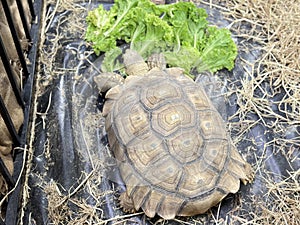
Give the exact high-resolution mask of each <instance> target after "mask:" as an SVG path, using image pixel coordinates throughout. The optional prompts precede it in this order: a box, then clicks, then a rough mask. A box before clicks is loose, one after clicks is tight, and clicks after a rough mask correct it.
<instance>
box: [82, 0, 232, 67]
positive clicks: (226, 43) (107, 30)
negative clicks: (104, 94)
mask: <svg viewBox="0 0 300 225" xmlns="http://www.w3.org/2000/svg"><path fill="white" fill-rule="evenodd" d="M87 23H88V28H87V32H86V40H87V41H89V42H91V43H92V46H93V49H94V51H95V53H96V54H97V55H99V54H100V53H102V52H108V51H112V49H115V48H117V47H118V43H119V41H122V42H123V43H124V42H125V43H128V44H130V47H131V48H133V49H135V50H137V51H138V52H139V53H140V54H141V55H142V56H143V57H145V58H146V57H147V56H149V55H150V54H151V53H153V52H163V53H164V54H165V56H166V59H167V63H168V64H169V66H180V67H182V68H184V69H185V71H186V72H187V73H189V72H190V71H191V70H192V69H196V70H197V71H198V72H201V71H205V70H208V71H211V72H215V71H217V70H220V69H222V68H226V69H228V70H231V69H232V68H233V67H234V60H235V58H236V56H237V47H236V45H235V43H234V41H233V40H232V38H231V34H230V32H229V30H227V29H224V28H222V29H220V28H217V27H215V26H210V25H209V24H208V21H207V13H206V11H205V10H204V9H202V8H198V7H196V6H195V4H194V3H191V2H178V3H175V4H167V5H155V4H154V3H152V2H151V1H150V0H115V3H114V5H113V6H112V7H111V9H110V10H109V11H106V10H105V9H104V8H103V6H102V5H99V7H98V8H97V9H95V10H93V11H90V12H89V14H88V16H87ZM108 55H109V56H110V57H109V58H112V56H114V54H113V55H111V54H108ZM111 60H112V59H111ZM108 67H110V66H108Z"/></svg>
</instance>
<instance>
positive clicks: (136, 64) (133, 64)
mask: <svg viewBox="0 0 300 225" xmlns="http://www.w3.org/2000/svg"><path fill="white" fill-rule="evenodd" d="M123 61H124V66H125V69H126V73H127V75H129V76H132V75H135V76H142V75H144V74H146V73H147V72H148V71H149V68H148V65H147V63H146V62H145V61H144V59H143V57H142V56H141V55H139V53H137V52H136V51H134V50H132V49H127V50H126V52H125V54H124V55H123Z"/></svg>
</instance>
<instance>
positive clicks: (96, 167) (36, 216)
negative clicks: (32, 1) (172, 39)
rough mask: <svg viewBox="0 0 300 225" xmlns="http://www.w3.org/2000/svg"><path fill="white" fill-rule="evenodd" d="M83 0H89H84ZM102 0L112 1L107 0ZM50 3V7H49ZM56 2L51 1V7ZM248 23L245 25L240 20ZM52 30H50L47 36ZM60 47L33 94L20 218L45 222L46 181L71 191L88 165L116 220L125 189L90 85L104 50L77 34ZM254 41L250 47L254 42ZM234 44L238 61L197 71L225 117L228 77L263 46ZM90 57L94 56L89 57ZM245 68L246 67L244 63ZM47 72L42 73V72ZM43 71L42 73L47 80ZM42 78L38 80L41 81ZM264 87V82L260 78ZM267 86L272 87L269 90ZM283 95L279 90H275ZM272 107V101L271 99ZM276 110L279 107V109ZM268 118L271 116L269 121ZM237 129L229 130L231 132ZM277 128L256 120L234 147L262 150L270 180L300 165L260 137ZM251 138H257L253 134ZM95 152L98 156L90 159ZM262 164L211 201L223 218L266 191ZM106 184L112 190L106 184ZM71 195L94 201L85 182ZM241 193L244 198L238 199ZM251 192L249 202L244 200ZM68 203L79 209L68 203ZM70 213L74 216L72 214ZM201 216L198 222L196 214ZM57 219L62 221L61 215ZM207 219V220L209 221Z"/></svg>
mask: <svg viewBox="0 0 300 225" xmlns="http://www.w3.org/2000/svg"><path fill="white" fill-rule="evenodd" d="M83 6H84V7H87V6H86V5H83ZM104 6H105V7H110V6H111V5H110V4H107V3H104ZM51 7H52V6H50V7H49V10H51ZM52 9H53V8H52ZM208 10H209V12H210V13H209V15H210V16H209V19H210V20H211V23H214V24H216V23H217V25H218V26H223V27H226V26H228V25H229V22H227V21H226V20H225V19H224V18H222V16H221V14H220V13H219V12H218V11H217V10H213V9H208ZM66 14H68V12H59V13H57V14H56V16H55V18H54V19H53V24H50V26H51V27H52V28H53V29H52V30H51V29H50V30H49V32H51V31H53V30H55V26H56V25H57V23H56V21H58V20H59V18H60V17H61V16H63V15H66ZM245 29H247V27H246V28H245ZM49 37H51V35H49V36H48V38H49ZM235 41H236V42H237V43H239V45H240V46H241V45H249V49H251V45H254V43H251V42H249V43H247V42H245V40H243V39H236V40H235ZM50 43H51V40H50V39H48V40H46V41H45V45H47V44H50ZM60 43H61V49H59V51H58V52H57V56H56V57H57V60H56V61H57V66H58V67H61V68H65V69H66V70H65V72H64V74H62V75H59V76H57V77H55V78H54V79H53V80H52V81H51V82H50V84H49V85H47V86H45V88H44V90H42V91H41V92H40V93H39V96H38V99H37V107H38V108H37V109H38V110H37V111H38V114H37V118H36V122H35V139H34V146H33V148H34V157H33V161H32V169H31V172H30V176H29V187H30V201H29V203H28V205H27V208H26V213H25V220H27V222H28V223H29V224H50V223H51V220H50V219H49V211H48V206H49V205H48V204H49V199H48V198H47V195H46V193H45V188H44V187H45V185H47V184H49V183H51V182H53V181H55V182H56V183H57V184H59V186H58V187H59V189H60V191H61V192H62V193H63V194H65V195H68V194H70V193H72V191H74V190H75V189H76V188H77V187H78V186H79V185H80V184H81V182H82V181H83V180H84V179H85V178H86V177H87V175H88V174H90V173H91V172H95V171H96V172H98V174H99V177H101V182H99V183H98V184H97V188H98V189H99V190H100V191H101V192H103V193H107V194H104V195H103V196H102V197H101V198H102V199H101V201H102V205H101V213H99V217H101V218H102V219H103V220H108V222H107V224H114V220H112V221H110V222H109V219H110V218H114V217H116V216H117V215H126V213H124V212H123V211H122V210H121V209H119V205H118V201H117V198H118V195H119V193H120V192H122V191H124V185H123V182H122V180H121V178H120V177H119V172H118V168H117V167H116V164H115V161H114V157H113V155H112V153H111V152H110V151H109V149H108V147H107V137H106V133H105V129H104V119H103V118H102V117H101V113H100V112H101V109H102V106H103V103H104V100H103V98H102V97H101V96H99V93H98V91H97V89H96V87H95V84H94V82H93V77H94V76H95V75H98V74H99V67H100V65H101V57H98V58H97V57H96V56H95V55H90V56H87V55H85V52H86V51H87V50H90V49H89V48H88V47H87V45H86V43H85V42H84V40H81V39H77V37H74V38H73V37H72V36H71V37H70V38H69V39H62V40H60ZM253 49H254V48H253ZM255 49H256V50H253V51H243V50H242V49H241V50H240V52H239V57H238V59H237V61H236V67H235V68H234V70H233V71H232V72H228V71H221V72H219V73H217V74H215V75H214V76H211V75H210V76H206V75H203V76H199V77H198V78H197V82H200V83H201V84H202V85H203V86H204V88H205V89H206V91H207V93H208V94H209V96H210V97H211V99H212V101H213V103H214V104H215V106H216V107H217V109H218V110H219V111H220V113H221V115H222V117H223V118H224V119H225V120H227V118H228V117H230V116H231V115H233V114H234V113H235V112H236V111H237V110H238V106H237V104H236V95H235V94H232V95H230V96H229V98H228V99H225V97H224V93H226V91H227V90H228V89H227V87H228V85H230V84H232V83H235V85H241V80H242V79H245V77H246V74H247V73H248V72H249V71H250V70H252V69H253V68H247V67H245V65H244V64H243V60H247V61H249V62H254V61H255V60H257V59H258V58H259V57H260V54H261V52H260V51H259V50H257V49H258V48H257V46H256V47H255ZM91 62H92V64H91ZM246 70H248V71H246ZM42 77H46V78H47V74H44V76H42ZM46 78H42V80H41V81H40V82H41V83H42V82H45V80H43V79H46ZM41 86H42V85H41ZM265 88H266V90H268V89H269V88H270V87H269V84H268V83H266V84H265ZM270 91H271V90H270ZM276 97H277V98H280V97H281V96H280V95H278V96H276ZM275 100H276V99H270V102H276V101H275ZM274 107H275V106H274ZM278 113H280V112H279V111H278ZM283 116H284V115H283ZM249 119H252V120H256V119H258V118H257V115H256V114H250V115H249ZM271 120H272V119H271V118H270V121H271ZM297 132H299V127H294V128H293V129H291V131H290V132H289V134H288V135H287V136H286V137H285V138H291V139H292V138H294V137H295V135H297ZM233 135H234V134H233ZM275 136H276V134H274V133H273V132H272V130H270V129H268V128H267V127H265V126H263V124H261V123H258V124H257V125H256V126H253V127H252V128H250V129H249V132H247V134H246V136H245V137H244V138H243V139H244V141H242V142H240V143H239V146H238V149H239V150H240V152H241V153H242V154H243V155H244V156H245V155H246V157H247V161H248V162H249V163H251V164H252V165H253V166H254V167H255V168H256V165H257V163H258V162H256V161H255V158H254V156H253V153H252V154H249V152H247V149H249V146H250V148H252V149H255V154H257V155H259V156H261V157H263V156H264V155H265V154H266V155H267V157H266V160H264V162H263V163H265V165H266V169H267V170H268V171H269V172H272V174H274V177H273V180H274V181H280V179H281V177H282V176H283V177H284V176H287V175H288V174H287V173H288V171H292V170H295V169H297V168H299V160H295V161H293V162H288V161H287V159H286V157H283V156H282V155H281V153H280V151H277V154H273V152H274V149H270V147H267V148H265V147H264V146H265V143H267V142H269V141H270V140H272V139H273V138H274V137H275ZM253 140H254V141H253ZM95 159H97V160H99V161H100V162H101V163H98V161H95ZM263 177H264V172H263V171H257V170H256V178H255V180H254V183H253V184H252V185H247V186H244V185H242V186H241V189H240V191H239V193H237V194H231V195H229V196H228V197H226V198H225V199H224V200H223V201H222V204H221V207H220V208H218V207H215V208H213V209H212V211H211V212H212V214H213V215H215V216H216V217H218V218H224V221H228V220H230V216H229V212H231V210H233V209H235V208H236V207H240V208H241V209H242V210H241V211H242V212H244V215H245V217H247V214H248V215H249V213H250V212H251V204H250V200H249V199H250V197H248V196H249V195H250V194H249V193H252V194H254V195H256V197H258V198H264V194H265V193H266V191H267V188H266V183H265V182H264V180H263ZM111 190H116V191H114V192H111ZM71 197H76V198H78V199H86V201H87V203H88V204H90V205H95V204H96V200H95V199H94V198H93V197H91V196H90V194H89V191H87V189H86V188H84V186H82V187H80V188H79V190H78V191H76V192H74V193H73V195H72V196H71ZM240 199H243V201H244V202H243V204H241V202H240ZM248 200H249V204H248ZM69 204H71V206H70V208H71V209H74V212H75V214H76V210H79V209H78V208H77V206H76V205H75V204H74V205H73V206H72V203H71V202H70V203H69ZM70 217H72V216H70ZM206 217H207V215H201V216H199V217H197V216H196V217H191V218H184V219H183V220H184V221H186V223H188V222H190V223H191V224H201V223H202V222H203V221H206V220H205V218H206ZM127 219H128V220H127V222H126V224H154V223H155V222H157V221H159V219H160V218H159V217H155V218H153V219H149V218H147V217H146V216H145V215H144V214H141V215H137V216H131V217H129V218H127ZM201 221H202V222H201ZM177 223H178V224H180V223H179V222H176V221H169V222H165V224H177ZM61 224H64V222H63V221H62V223H61ZM205 224H209V222H206V223H205Z"/></svg>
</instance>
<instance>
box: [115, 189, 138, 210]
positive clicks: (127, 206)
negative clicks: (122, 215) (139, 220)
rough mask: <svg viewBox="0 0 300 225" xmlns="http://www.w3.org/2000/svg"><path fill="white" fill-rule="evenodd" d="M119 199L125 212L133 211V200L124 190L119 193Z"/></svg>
mask: <svg viewBox="0 0 300 225" xmlns="http://www.w3.org/2000/svg"><path fill="white" fill-rule="evenodd" d="M119 200H120V205H121V207H122V208H123V210H124V211H125V212H130V213H133V212H135V209H134V204H133V201H132V199H131V198H130V197H129V196H128V195H127V192H126V191H125V192H123V193H121V195H120V197H119Z"/></svg>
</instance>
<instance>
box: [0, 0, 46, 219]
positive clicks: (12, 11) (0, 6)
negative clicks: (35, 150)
mask: <svg viewBox="0 0 300 225" xmlns="http://www.w3.org/2000/svg"><path fill="white" fill-rule="evenodd" d="M24 5H25V6H26V8H24ZM41 9H42V2H41V1H34V3H33V1H32V0H15V1H12V0H1V3H0V13H1V14H2V15H0V23H1V25H3V24H4V25H5V26H6V27H8V28H9V29H8V32H9V33H10V34H8V36H10V37H12V40H10V42H11V43H13V45H14V49H15V50H16V51H15V53H16V55H17V58H18V59H17V63H18V65H19V67H20V71H21V79H20V80H21V83H22V84H23V85H22V88H21V87H20V85H19V82H18V81H17V80H16V76H15V74H14V71H13V67H12V64H13V63H15V62H14V60H12V58H11V57H10V55H9V54H8V51H11V48H12V46H9V45H8V44H7V43H8V42H7V41H5V40H4V39H3V36H4V35H5V36H6V37H7V31H6V30H4V29H2V30H0V31H1V35H0V56H1V61H2V65H1V64H0V66H2V67H3V71H4V74H3V76H7V78H8V80H9V85H11V86H10V88H11V89H12V92H13V93H12V94H13V95H14V96H15V98H16V100H17V103H18V104H19V106H18V107H21V108H22V109H23V113H24V122H23V124H22V126H21V128H20V130H19V131H18V130H17V129H16V127H15V125H14V123H13V119H12V113H14V111H12V110H10V111H9V110H8V108H7V105H6V104H5V101H4V99H3V98H4V97H5V96H1V94H0V113H1V117H2V119H3V121H4V124H5V126H6V128H7V130H8V131H9V134H10V136H11V139H12V141H13V147H14V148H15V147H20V148H15V150H14V152H13V159H14V173H13V175H11V174H10V173H9V170H8V168H7V167H6V166H5V164H4V162H3V160H2V159H1V158H0V173H1V174H2V176H3V178H4V179H5V181H6V184H7V187H8V192H9V193H10V194H9V195H8V197H7V199H6V200H5V201H6V202H7V205H6V210H5V212H4V215H5V218H2V219H1V218H0V225H1V224H5V225H15V224H17V223H18V219H19V218H18V217H19V211H18V210H19V208H20V203H21V202H20V199H21V187H22V180H23V179H20V180H19V182H16V181H17V179H18V178H19V177H21V178H22V166H23V164H24V163H25V162H24V154H25V153H24V151H23V150H18V149H25V147H26V139H27V130H28V124H29V118H30V106H31V99H32V92H33V91H32V90H33V88H32V87H33V82H34V77H35V73H34V72H35V63H36V56H37V47H38V39H39V28H40V13H41ZM25 10H26V13H27V14H26V13H25ZM26 15H30V16H29V17H26ZM17 17H18V18H20V20H19V23H17V22H16V21H17ZM28 18H32V19H31V21H28ZM34 21H36V22H34ZM18 25H19V27H18ZM20 27H21V28H22V32H23V34H24V37H25V38H26V39H27V41H28V42H29V43H30V45H29V49H27V50H24V48H22V43H21V41H20V39H21V37H20V32H18V31H20ZM24 52H26V55H27V57H26V58H25V54H24ZM28 62H29V63H28ZM3 71H2V72H3ZM3 76H2V77H0V79H2V78H3ZM5 79H6V78H5ZM0 88H1V89H2V90H6V88H8V87H6V86H3V85H2V86H1V87H0ZM0 93H1V92H0ZM3 93H4V91H3ZM0 138H1V137H0ZM4 197H6V196H1V197H0V201H1V202H2V200H4V199H3V198H4ZM5 201H3V202H5ZM2 210H3V209H2Z"/></svg>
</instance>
